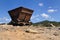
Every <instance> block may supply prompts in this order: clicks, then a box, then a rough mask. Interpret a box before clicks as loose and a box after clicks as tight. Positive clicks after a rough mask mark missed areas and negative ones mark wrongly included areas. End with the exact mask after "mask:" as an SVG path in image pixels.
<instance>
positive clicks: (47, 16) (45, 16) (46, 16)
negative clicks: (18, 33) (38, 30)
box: [41, 13, 49, 18]
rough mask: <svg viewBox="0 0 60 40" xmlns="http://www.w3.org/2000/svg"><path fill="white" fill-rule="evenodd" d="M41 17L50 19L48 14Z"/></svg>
mask: <svg viewBox="0 0 60 40" xmlns="http://www.w3.org/2000/svg"><path fill="white" fill-rule="evenodd" d="M41 16H42V17H43V18H49V15H48V14H46V13H42V14H41Z"/></svg>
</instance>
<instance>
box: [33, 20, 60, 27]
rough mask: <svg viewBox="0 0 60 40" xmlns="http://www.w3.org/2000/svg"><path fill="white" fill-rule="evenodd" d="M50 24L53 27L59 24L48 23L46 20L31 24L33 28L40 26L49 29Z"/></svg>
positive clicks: (54, 22) (59, 23)
mask: <svg viewBox="0 0 60 40" xmlns="http://www.w3.org/2000/svg"><path fill="white" fill-rule="evenodd" d="M51 24H53V25H54V26H60V22H56V21H48V20H45V21H41V22H37V23H33V24H32V25H34V26H38V25H42V26H46V27H51Z"/></svg>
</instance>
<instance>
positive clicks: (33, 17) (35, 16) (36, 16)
mask: <svg viewBox="0 0 60 40" xmlns="http://www.w3.org/2000/svg"><path fill="white" fill-rule="evenodd" d="M39 16H40V15H34V16H32V17H31V20H33V19H35V18H38V17H39Z"/></svg>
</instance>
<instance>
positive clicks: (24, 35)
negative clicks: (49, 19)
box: [0, 25, 60, 40]
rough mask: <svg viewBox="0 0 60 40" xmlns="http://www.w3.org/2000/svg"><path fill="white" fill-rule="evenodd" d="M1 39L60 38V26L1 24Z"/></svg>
mask: <svg viewBox="0 0 60 40" xmlns="http://www.w3.org/2000/svg"><path fill="white" fill-rule="evenodd" d="M27 30H28V31H29V32H27ZM31 30H33V31H31ZM0 40H60V27H51V28H50V27H40V26H39V27H37V26H35V27H33V26H12V25H0Z"/></svg>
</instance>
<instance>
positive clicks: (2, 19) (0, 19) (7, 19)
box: [0, 17, 11, 22]
mask: <svg viewBox="0 0 60 40" xmlns="http://www.w3.org/2000/svg"><path fill="white" fill-rule="evenodd" d="M10 20H11V19H10V18H7V17H3V18H0V21H7V22H8V21H10Z"/></svg>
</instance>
